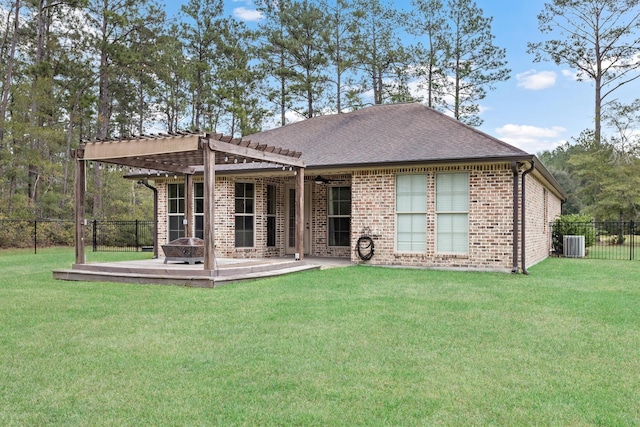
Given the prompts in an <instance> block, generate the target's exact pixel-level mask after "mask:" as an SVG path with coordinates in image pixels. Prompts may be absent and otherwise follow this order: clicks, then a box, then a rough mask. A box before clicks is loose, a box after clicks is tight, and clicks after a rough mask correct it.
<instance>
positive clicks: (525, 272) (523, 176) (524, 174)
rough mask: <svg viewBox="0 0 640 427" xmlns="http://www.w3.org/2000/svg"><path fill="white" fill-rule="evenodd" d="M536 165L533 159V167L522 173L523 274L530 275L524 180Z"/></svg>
mask: <svg viewBox="0 0 640 427" xmlns="http://www.w3.org/2000/svg"><path fill="white" fill-rule="evenodd" d="M535 167H536V165H535V163H534V162H533V159H532V160H531V167H529V169H527V170H526V171H524V172H522V221H521V223H522V273H523V274H529V272H528V271H527V264H526V262H525V254H526V252H527V251H526V249H527V248H526V245H525V237H526V230H527V226H526V223H525V219H526V215H525V212H526V209H525V197H524V196H525V185H524V178H525V177H526V176H527V175H528V174H529V173H530V172H531V171H533V170H534V169H535Z"/></svg>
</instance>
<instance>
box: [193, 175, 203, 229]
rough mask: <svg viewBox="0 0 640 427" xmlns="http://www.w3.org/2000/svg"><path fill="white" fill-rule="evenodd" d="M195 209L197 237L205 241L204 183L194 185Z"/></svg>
mask: <svg viewBox="0 0 640 427" xmlns="http://www.w3.org/2000/svg"><path fill="white" fill-rule="evenodd" d="M193 207H194V216H195V225H196V229H195V232H196V237H199V238H201V239H204V183H202V182H196V183H194V184H193Z"/></svg>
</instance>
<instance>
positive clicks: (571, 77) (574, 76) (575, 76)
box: [562, 70, 579, 80]
mask: <svg viewBox="0 0 640 427" xmlns="http://www.w3.org/2000/svg"><path fill="white" fill-rule="evenodd" d="M562 75H563V76H564V77H566V78H568V79H569V80H578V77H579V75H578V73H577V72H576V71H573V70H562Z"/></svg>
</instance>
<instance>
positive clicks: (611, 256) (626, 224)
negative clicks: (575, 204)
mask: <svg viewBox="0 0 640 427" xmlns="http://www.w3.org/2000/svg"><path fill="white" fill-rule="evenodd" d="M552 229H553V232H552V234H551V239H552V241H551V248H552V251H553V252H554V253H555V254H556V255H558V256H563V254H565V252H566V251H565V249H566V248H565V247H564V244H565V242H567V241H569V242H573V241H574V240H575V239H571V238H569V239H565V236H584V242H585V243H584V245H585V253H584V257H585V258H591V259H606V260H640V226H639V225H638V224H636V223H635V222H634V221H593V222H566V223H553V224H552ZM572 253H573V252H572Z"/></svg>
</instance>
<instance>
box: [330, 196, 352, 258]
mask: <svg viewBox="0 0 640 427" xmlns="http://www.w3.org/2000/svg"><path fill="white" fill-rule="evenodd" d="M334 188H348V189H349V215H335V214H334V215H332V214H331V213H330V212H331V202H332V201H333V200H332V197H331V195H332V194H333V193H332V190H333V189H334ZM352 204H353V197H352V192H351V186H350V185H338V184H334V185H329V186H327V247H329V248H350V247H351V217H352V215H351V214H352V211H353V209H352ZM332 218H348V219H349V244H348V245H332V244H331V241H332V239H331V226H330V225H329V223H330V222H331V219H332Z"/></svg>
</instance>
